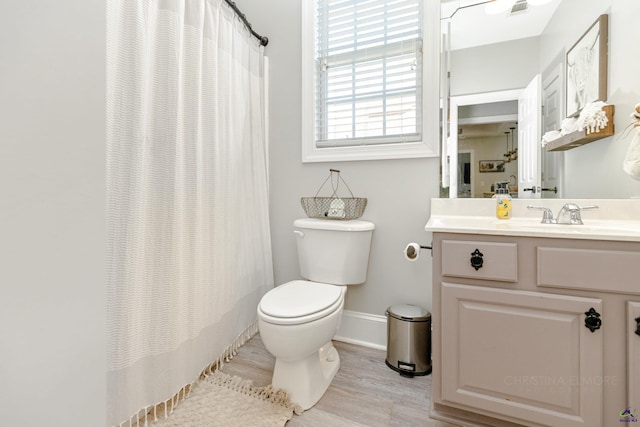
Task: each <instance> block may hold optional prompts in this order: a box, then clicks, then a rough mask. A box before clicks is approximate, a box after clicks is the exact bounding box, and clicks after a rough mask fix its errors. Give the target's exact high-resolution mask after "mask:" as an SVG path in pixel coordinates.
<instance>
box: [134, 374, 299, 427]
mask: <svg viewBox="0 0 640 427" xmlns="http://www.w3.org/2000/svg"><path fill="white" fill-rule="evenodd" d="M294 411H295V412H296V413H298V414H299V413H302V408H300V407H299V406H296V405H293V404H291V402H290V401H289V395H288V394H287V392H286V391H283V390H275V389H273V388H272V387H271V386H267V387H255V386H254V385H253V383H252V382H251V381H250V380H244V379H242V378H239V377H236V376H233V377H232V376H230V375H227V374H225V373H224V372H220V371H215V372H214V373H213V374H211V375H210V376H208V377H207V378H205V379H203V380H201V381H198V382H197V383H196V384H195V386H194V387H193V389H192V390H191V393H190V395H189V397H188V398H186V399H185V400H184V401H182V402H181V403H180V404H179V405H177V406H176V408H175V410H174V411H173V413H172V414H170V415H169V416H168V417H167V418H164V417H162V418H160V417H159V418H160V419H158V420H157V421H155V422H150V423H149V424H148V425H149V427H217V426H220V427H229V426H243V427H252V426H254V427H282V426H284V425H285V424H286V422H287V421H288V420H290V419H291V417H293V413H294ZM158 415H160V414H158ZM142 425H144V424H142Z"/></svg>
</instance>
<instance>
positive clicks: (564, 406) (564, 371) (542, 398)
mask: <svg viewBox="0 0 640 427" xmlns="http://www.w3.org/2000/svg"><path fill="white" fill-rule="evenodd" d="M441 304H442V305H441V307H442V311H441V312H442V319H441V323H442V357H441V364H442V398H443V400H444V401H445V403H448V404H451V403H453V404H454V406H455V405H456V404H457V406H460V407H462V408H465V407H467V408H469V407H470V408H473V409H479V410H481V411H488V412H489V413H488V415H491V413H494V414H496V415H494V416H497V417H500V416H502V417H507V419H509V418H511V419H514V418H515V419H517V420H518V422H520V423H524V424H526V423H527V422H528V421H530V422H532V423H536V425H538V424H543V425H553V426H558V427H560V426H598V425H601V423H602V378H603V377H602V369H603V365H602V329H596V330H594V332H591V330H590V329H588V328H587V327H585V318H586V314H585V313H586V312H588V311H589V310H590V309H591V308H593V309H594V310H595V311H596V312H597V313H599V314H602V300H600V299H594V298H581V297H571V296H564V295H555V294H546V293H541V292H525V291H514V290H507V289H495V288H484V287H476V286H467V285H458V284H450V283H443V284H442V294H441ZM602 322H603V325H604V323H606V319H602ZM461 405H462V406H461Z"/></svg>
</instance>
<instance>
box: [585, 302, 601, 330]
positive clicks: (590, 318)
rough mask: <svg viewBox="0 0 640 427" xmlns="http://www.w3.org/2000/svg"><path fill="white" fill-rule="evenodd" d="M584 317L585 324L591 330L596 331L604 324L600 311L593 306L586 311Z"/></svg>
mask: <svg viewBox="0 0 640 427" xmlns="http://www.w3.org/2000/svg"><path fill="white" fill-rule="evenodd" d="M584 314H585V316H587V317H585V319H584V326H586V327H587V328H588V329H589V330H590V331H591V332H595V330H596V329H600V326H602V320H601V319H600V313H598V312H597V311H595V310H594V308H593V307H591V308H590V309H589V311H586V312H585V313H584Z"/></svg>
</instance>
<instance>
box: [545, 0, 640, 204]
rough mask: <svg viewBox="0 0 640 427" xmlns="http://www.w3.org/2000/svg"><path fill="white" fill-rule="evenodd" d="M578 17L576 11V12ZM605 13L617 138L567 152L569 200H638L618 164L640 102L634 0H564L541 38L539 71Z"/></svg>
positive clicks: (639, 185)
mask: <svg viewBox="0 0 640 427" xmlns="http://www.w3.org/2000/svg"><path fill="white" fill-rule="evenodd" d="M578 11H579V13H576V12H578ZM603 13H608V14H609V64H608V70H609V82H608V83H609V85H608V99H607V102H608V103H609V104H612V105H615V108H616V112H615V117H614V118H615V120H614V122H615V129H616V135H614V136H613V137H610V138H604V139H601V140H599V141H596V142H592V143H590V144H588V145H585V146H582V147H580V148H575V149H572V150H569V151H565V176H566V179H565V183H566V184H565V190H566V195H568V196H569V197H573V198H610V197H614V198H628V197H640V181H636V180H634V179H632V178H631V177H629V176H628V175H626V174H625V173H624V171H623V170H622V160H623V159H624V156H625V154H626V151H627V149H628V147H629V143H630V142H631V136H627V137H626V138H621V134H622V133H623V131H624V129H625V128H626V127H627V126H628V124H629V123H630V122H631V119H630V118H629V114H631V112H632V111H633V107H634V105H635V104H637V103H639V102H640V85H639V84H638V76H640V55H638V49H637V45H634V44H633V42H631V41H632V40H637V28H638V17H640V2H639V1H638V0H601V1H597V2H595V1H594V2H585V1H583V0H563V1H562V3H561V4H560V6H559V7H558V10H557V11H556V14H555V15H554V18H553V20H552V21H551V22H550V23H549V25H548V26H547V28H546V29H545V31H544V33H543V35H542V36H541V38H540V64H541V69H548V68H550V66H551V64H552V63H553V62H554V60H557V59H555V58H558V57H559V58H560V59H561V60H564V55H565V54H566V51H567V50H568V49H570V48H571V46H573V44H574V43H575V42H577V41H578V39H579V38H580V37H581V36H582V34H584V32H585V31H586V30H587V29H588V28H589V27H590V26H591V24H593V22H595V20H596V19H597V18H598V16H600V15H601V14H603Z"/></svg>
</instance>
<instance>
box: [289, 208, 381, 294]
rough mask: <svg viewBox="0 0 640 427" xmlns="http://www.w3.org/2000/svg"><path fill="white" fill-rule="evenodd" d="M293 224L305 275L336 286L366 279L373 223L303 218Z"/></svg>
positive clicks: (316, 280) (301, 268)
mask: <svg viewBox="0 0 640 427" xmlns="http://www.w3.org/2000/svg"><path fill="white" fill-rule="evenodd" d="M293 226H294V228H295V231H294V233H295V234H296V240H297V243H298V262H299V264H300V274H301V275H302V277H304V278H305V279H307V280H311V281H314V282H321V283H331V284H334V285H357V284H361V283H364V282H365V280H366V279H367V267H368V265H369V249H370V248H371V235H372V234H373V230H374V228H375V225H374V224H373V223H372V222H369V221H360V220H351V221H336V220H325V219H314V218H303V219H297V220H295V221H294V223H293Z"/></svg>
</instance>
